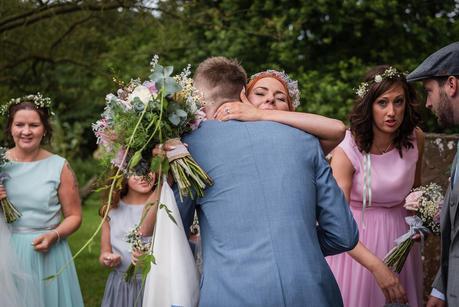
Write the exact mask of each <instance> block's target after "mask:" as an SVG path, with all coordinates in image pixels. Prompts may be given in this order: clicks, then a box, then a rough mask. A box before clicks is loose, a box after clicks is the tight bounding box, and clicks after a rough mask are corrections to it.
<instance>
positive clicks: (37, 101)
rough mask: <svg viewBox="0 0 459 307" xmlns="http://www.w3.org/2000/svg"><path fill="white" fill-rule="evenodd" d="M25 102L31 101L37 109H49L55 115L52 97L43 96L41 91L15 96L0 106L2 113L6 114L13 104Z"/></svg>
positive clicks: (50, 113) (0, 112)
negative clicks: (52, 107)
mask: <svg viewBox="0 0 459 307" xmlns="http://www.w3.org/2000/svg"><path fill="white" fill-rule="evenodd" d="M23 102H30V103H32V104H34V105H35V107H36V108H37V109H45V108H46V109H48V110H49V111H48V112H49V115H54V113H53V112H52V111H51V98H49V97H43V95H42V94H40V93H39V92H38V93H37V94H36V95H26V96H23V97H20V98H13V99H11V100H10V101H8V102H7V103H5V104H4V105H2V106H1V107H0V114H1V115H6V114H8V111H9V109H10V107H11V106H12V105H15V104H20V103H23Z"/></svg>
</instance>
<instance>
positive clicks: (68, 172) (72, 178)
mask: <svg viewBox="0 0 459 307" xmlns="http://www.w3.org/2000/svg"><path fill="white" fill-rule="evenodd" d="M61 181H62V182H69V183H72V185H74V186H76V187H77V186H78V180H77V177H76V175H75V172H74V171H73V169H72V168H71V167H70V164H69V162H68V161H65V162H64V167H63V168H62V172H61Z"/></svg>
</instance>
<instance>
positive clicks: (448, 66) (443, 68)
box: [406, 42, 459, 82]
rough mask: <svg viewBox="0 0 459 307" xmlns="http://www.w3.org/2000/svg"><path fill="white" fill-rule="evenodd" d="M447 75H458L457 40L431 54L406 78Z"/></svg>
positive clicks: (411, 79)
mask: <svg viewBox="0 0 459 307" xmlns="http://www.w3.org/2000/svg"><path fill="white" fill-rule="evenodd" d="M447 76H459V42H455V43H452V44H449V45H448V46H446V47H443V48H441V49H440V50H438V51H436V52H434V53H433V54H431V55H430V56H429V57H428V58H427V59H425V60H424V62H422V63H421V65H419V66H418V67H417V68H416V69H415V70H414V71H412V72H411V73H410V74H409V75H408V76H407V77H406V79H407V80H408V82H411V81H418V80H422V79H428V78H432V77H447Z"/></svg>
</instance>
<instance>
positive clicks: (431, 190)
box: [384, 183, 443, 273]
mask: <svg viewBox="0 0 459 307" xmlns="http://www.w3.org/2000/svg"><path fill="white" fill-rule="evenodd" d="M442 204H443V191H442V189H441V187H440V186H439V185H438V184H436V183H430V184H428V185H425V186H421V187H418V188H415V189H413V191H412V192H411V193H410V194H409V195H408V196H407V197H406V198H405V204H404V207H405V209H406V210H408V211H412V212H414V213H415V215H412V216H407V217H406V218H405V221H406V222H407V224H408V225H409V226H410V230H409V231H408V232H407V233H406V234H404V235H402V236H401V237H399V238H397V239H396V240H395V243H396V245H395V246H394V248H392V249H391V250H390V251H389V253H387V255H386V256H385V257H384V263H386V264H387V266H388V267H390V268H391V269H392V270H393V271H395V272H397V273H400V271H401V270H402V268H403V265H404V263H405V261H406V258H407V257H408V254H409V252H410V250H411V247H412V246H413V244H414V240H413V239H412V237H413V235H415V234H420V235H421V239H422V242H423V240H424V235H426V234H428V233H433V234H434V235H439V234H440V212H441V207H442Z"/></svg>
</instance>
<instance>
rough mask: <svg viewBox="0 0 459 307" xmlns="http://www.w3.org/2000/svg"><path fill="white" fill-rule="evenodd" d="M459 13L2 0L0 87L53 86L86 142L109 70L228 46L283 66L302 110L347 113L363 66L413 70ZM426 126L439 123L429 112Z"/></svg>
mask: <svg viewBox="0 0 459 307" xmlns="http://www.w3.org/2000/svg"><path fill="white" fill-rule="evenodd" d="M458 14H459V1H458V0H448V1H427V0H422V1H417V0H406V1H401V0H373V1H365V0H344V1H334V0H333V1H332V0H317V1H305V0H294V1H287V0H267V1H261V0H251V1H242V0H221V1H213V0H212V1H209V0H207V1H165V0H164V1H146V0H143V1H142V0H66V1H64V0H54V1H51V0H48V1H46V0H22V1H19V0H3V1H2V2H1V4H0V55H1V56H0V99H1V101H6V100H7V99H9V98H11V97H16V96H20V95H23V94H26V93H32V92H37V91H41V92H43V93H44V94H46V95H48V96H50V97H52V98H53V99H54V101H55V111H56V112H57V113H58V114H59V120H60V122H61V125H62V127H67V128H66V129H73V128H72V127H84V129H80V128H79V129H78V130H76V131H72V133H68V134H67V135H68V137H69V138H70V139H68V140H66V141H65V137H64V136H62V135H61V138H63V139H64V141H63V142H69V143H72V144H75V141H74V140H73V139H74V138H78V140H79V141H78V144H81V146H80V150H81V152H82V153H83V154H89V153H91V152H92V151H93V150H94V149H95V145H94V143H95V140H94V138H93V137H92V133H91V130H90V124H91V123H92V122H94V121H95V119H96V118H97V117H98V114H100V112H101V110H102V108H103V105H104V97H105V94H107V93H109V92H110V91H113V90H114V89H115V88H116V85H115V84H114V82H113V76H115V77H116V78H117V79H118V80H123V81H125V82H126V81H129V79H130V78H131V77H145V76H146V75H147V74H148V63H149V60H150V59H151V57H152V56H153V54H159V55H160V56H161V58H162V59H163V60H164V61H165V62H167V63H170V64H171V65H174V66H175V67H178V68H182V67H184V66H185V65H186V64H187V63H191V64H193V65H194V66H196V65H197V63H199V62H200V61H201V60H203V59H205V58H206V57H208V56H212V55H223V56H228V57H234V58H237V59H239V60H240V61H241V63H242V64H243V66H244V67H245V68H246V69H247V71H248V73H249V74H252V73H255V72H257V71H260V70H264V69H267V68H274V69H282V70H285V71H287V72H288V73H289V74H290V75H291V76H292V77H294V78H295V79H298V80H299V83H300V89H301V91H302V106H301V108H300V110H303V111H310V112H317V113H320V114H323V115H327V116H331V117H336V118H339V119H342V120H345V119H346V115H347V114H348V112H349V110H350V107H351V106H352V103H353V98H354V94H353V88H354V87H356V85H357V84H358V82H359V79H360V77H361V76H362V75H363V73H364V71H365V70H366V69H367V68H368V67H370V66H373V65H377V64H383V63H388V64H392V65H396V66H397V67H399V68H400V69H402V70H406V71H410V70H412V69H413V68H414V67H416V65H417V64H419V63H420V62H421V61H422V60H423V59H424V58H425V57H426V56H427V55H428V54H430V53H431V52H433V51H434V50H436V49H438V48H440V47H442V46H444V45H446V44H448V43H450V42H452V41H458V40H459V25H457V23H455V21H456V20H457V18H458ZM75 123H78V124H79V126H75ZM424 128H425V129H427V130H430V131H441V130H440V128H439V127H437V126H436V124H435V121H434V120H433V118H432V117H431V116H430V117H428V119H427V120H426V123H425V127H424ZM77 134H79V135H77ZM72 140H73V141H72Z"/></svg>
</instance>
